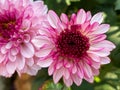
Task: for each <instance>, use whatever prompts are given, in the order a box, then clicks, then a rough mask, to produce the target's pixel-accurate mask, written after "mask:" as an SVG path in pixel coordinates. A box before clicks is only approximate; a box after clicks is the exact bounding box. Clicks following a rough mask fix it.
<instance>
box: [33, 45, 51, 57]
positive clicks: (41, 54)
mask: <svg viewBox="0 0 120 90" xmlns="http://www.w3.org/2000/svg"><path fill="white" fill-rule="evenodd" d="M52 49H53V48H52V47H51V46H48V45H47V46H45V47H43V48H41V49H40V50H39V51H38V52H36V53H35V56H36V57H45V56H47V55H49V54H50V52H51V50H52Z"/></svg>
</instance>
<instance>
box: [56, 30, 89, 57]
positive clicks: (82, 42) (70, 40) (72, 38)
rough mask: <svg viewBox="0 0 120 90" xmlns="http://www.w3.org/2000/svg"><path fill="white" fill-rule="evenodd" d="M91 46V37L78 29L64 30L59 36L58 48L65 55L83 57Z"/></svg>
mask: <svg viewBox="0 0 120 90" xmlns="http://www.w3.org/2000/svg"><path fill="white" fill-rule="evenodd" d="M89 47H90V44H89V39H88V38H87V37H86V36H84V35H82V34H81V32H80V31H77V30H65V31H62V32H61V33H60V35H59V36H58V38H57V50H58V52H59V53H60V55H62V56H64V57H70V58H81V57H82V56H83V55H86V51H87V50H88V49H89Z"/></svg>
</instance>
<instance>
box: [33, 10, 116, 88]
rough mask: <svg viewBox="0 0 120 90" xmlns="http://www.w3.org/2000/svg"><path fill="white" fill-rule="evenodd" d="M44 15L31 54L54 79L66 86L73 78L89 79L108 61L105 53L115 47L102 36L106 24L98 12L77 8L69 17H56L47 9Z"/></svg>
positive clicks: (107, 27)
mask: <svg viewBox="0 0 120 90" xmlns="http://www.w3.org/2000/svg"><path fill="white" fill-rule="evenodd" d="M47 19H48V22H46V25H45V28H44V30H42V31H40V35H39V36H37V37H36V38H35V39H34V40H33V42H34V44H35V45H36V46H37V47H39V48H40V51H39V52H37V53H36V54H35V55H36V56H37V57H39V58H40V60H39V63H38V65H40V66H41V67H49V69H48V73H49V75H53V80H54V82H55V83H57V82H58V81H59V80H60V79H61V78H63V81H64V83H65V84H66V86H68V87H69V86H71V85H72V84H73V82H74V83H75V84H76V85H80V84H81V82H82V80H83V79H85V80H87V81H88V82H93V80H94V79H93V78H94V76H95V75H98V74H99V68H100V66H101V65H102V64H107V63H109V62H110V59H109V57H108V55H109V54H110V51H111V50H113V49H114V48H115V45H114V44H113V43H111V42H110V41H108V40H105V39H106V35H105V34H104V33H106V32H107V31H108V30H109V25H108V24H101V22H102V20H103V17H102V13H97V14H95V15H94V16H93V17H92V16H91V13H90V12H89V11H88V12H85V11H84V10H83V9H80V10H79V11H78V13H77V14H72V16H71V18H70V20H69V19H68V17H67V15H66V14H61V16H60V19H59V17H58V16H57V15H56V13H55V12H54V11H52V10H50V11H49V12H48V16H47ZM36 41H37V42H36Z"/></svg>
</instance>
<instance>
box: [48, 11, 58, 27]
mask: <svg viewBox="0 0 120 90" xmlns="http://www.w3.org/2000/svg"><path fill="white" fill-rule="evenodd" d="M48 21H49V23H50V25H51V26H52V27H53V28H57V23H58V21H59V17H58V16H57V14H56V13H55V12H54V11H52V10H50V11H49V12H48Z"/></svg>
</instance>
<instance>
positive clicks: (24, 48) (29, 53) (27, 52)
mask: <svg viewBox="0 0 120 90" xmlns="http://www.w3.org/2000/svg"><path fill="white" fill-rule="evenodd" d="M20 53H21V54H22V55H23V56H24V57H26V58H31V57H33V55H34V48H33V45H32V44H31V43H24V44H23V45H21V49H20Z"/></svg>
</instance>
